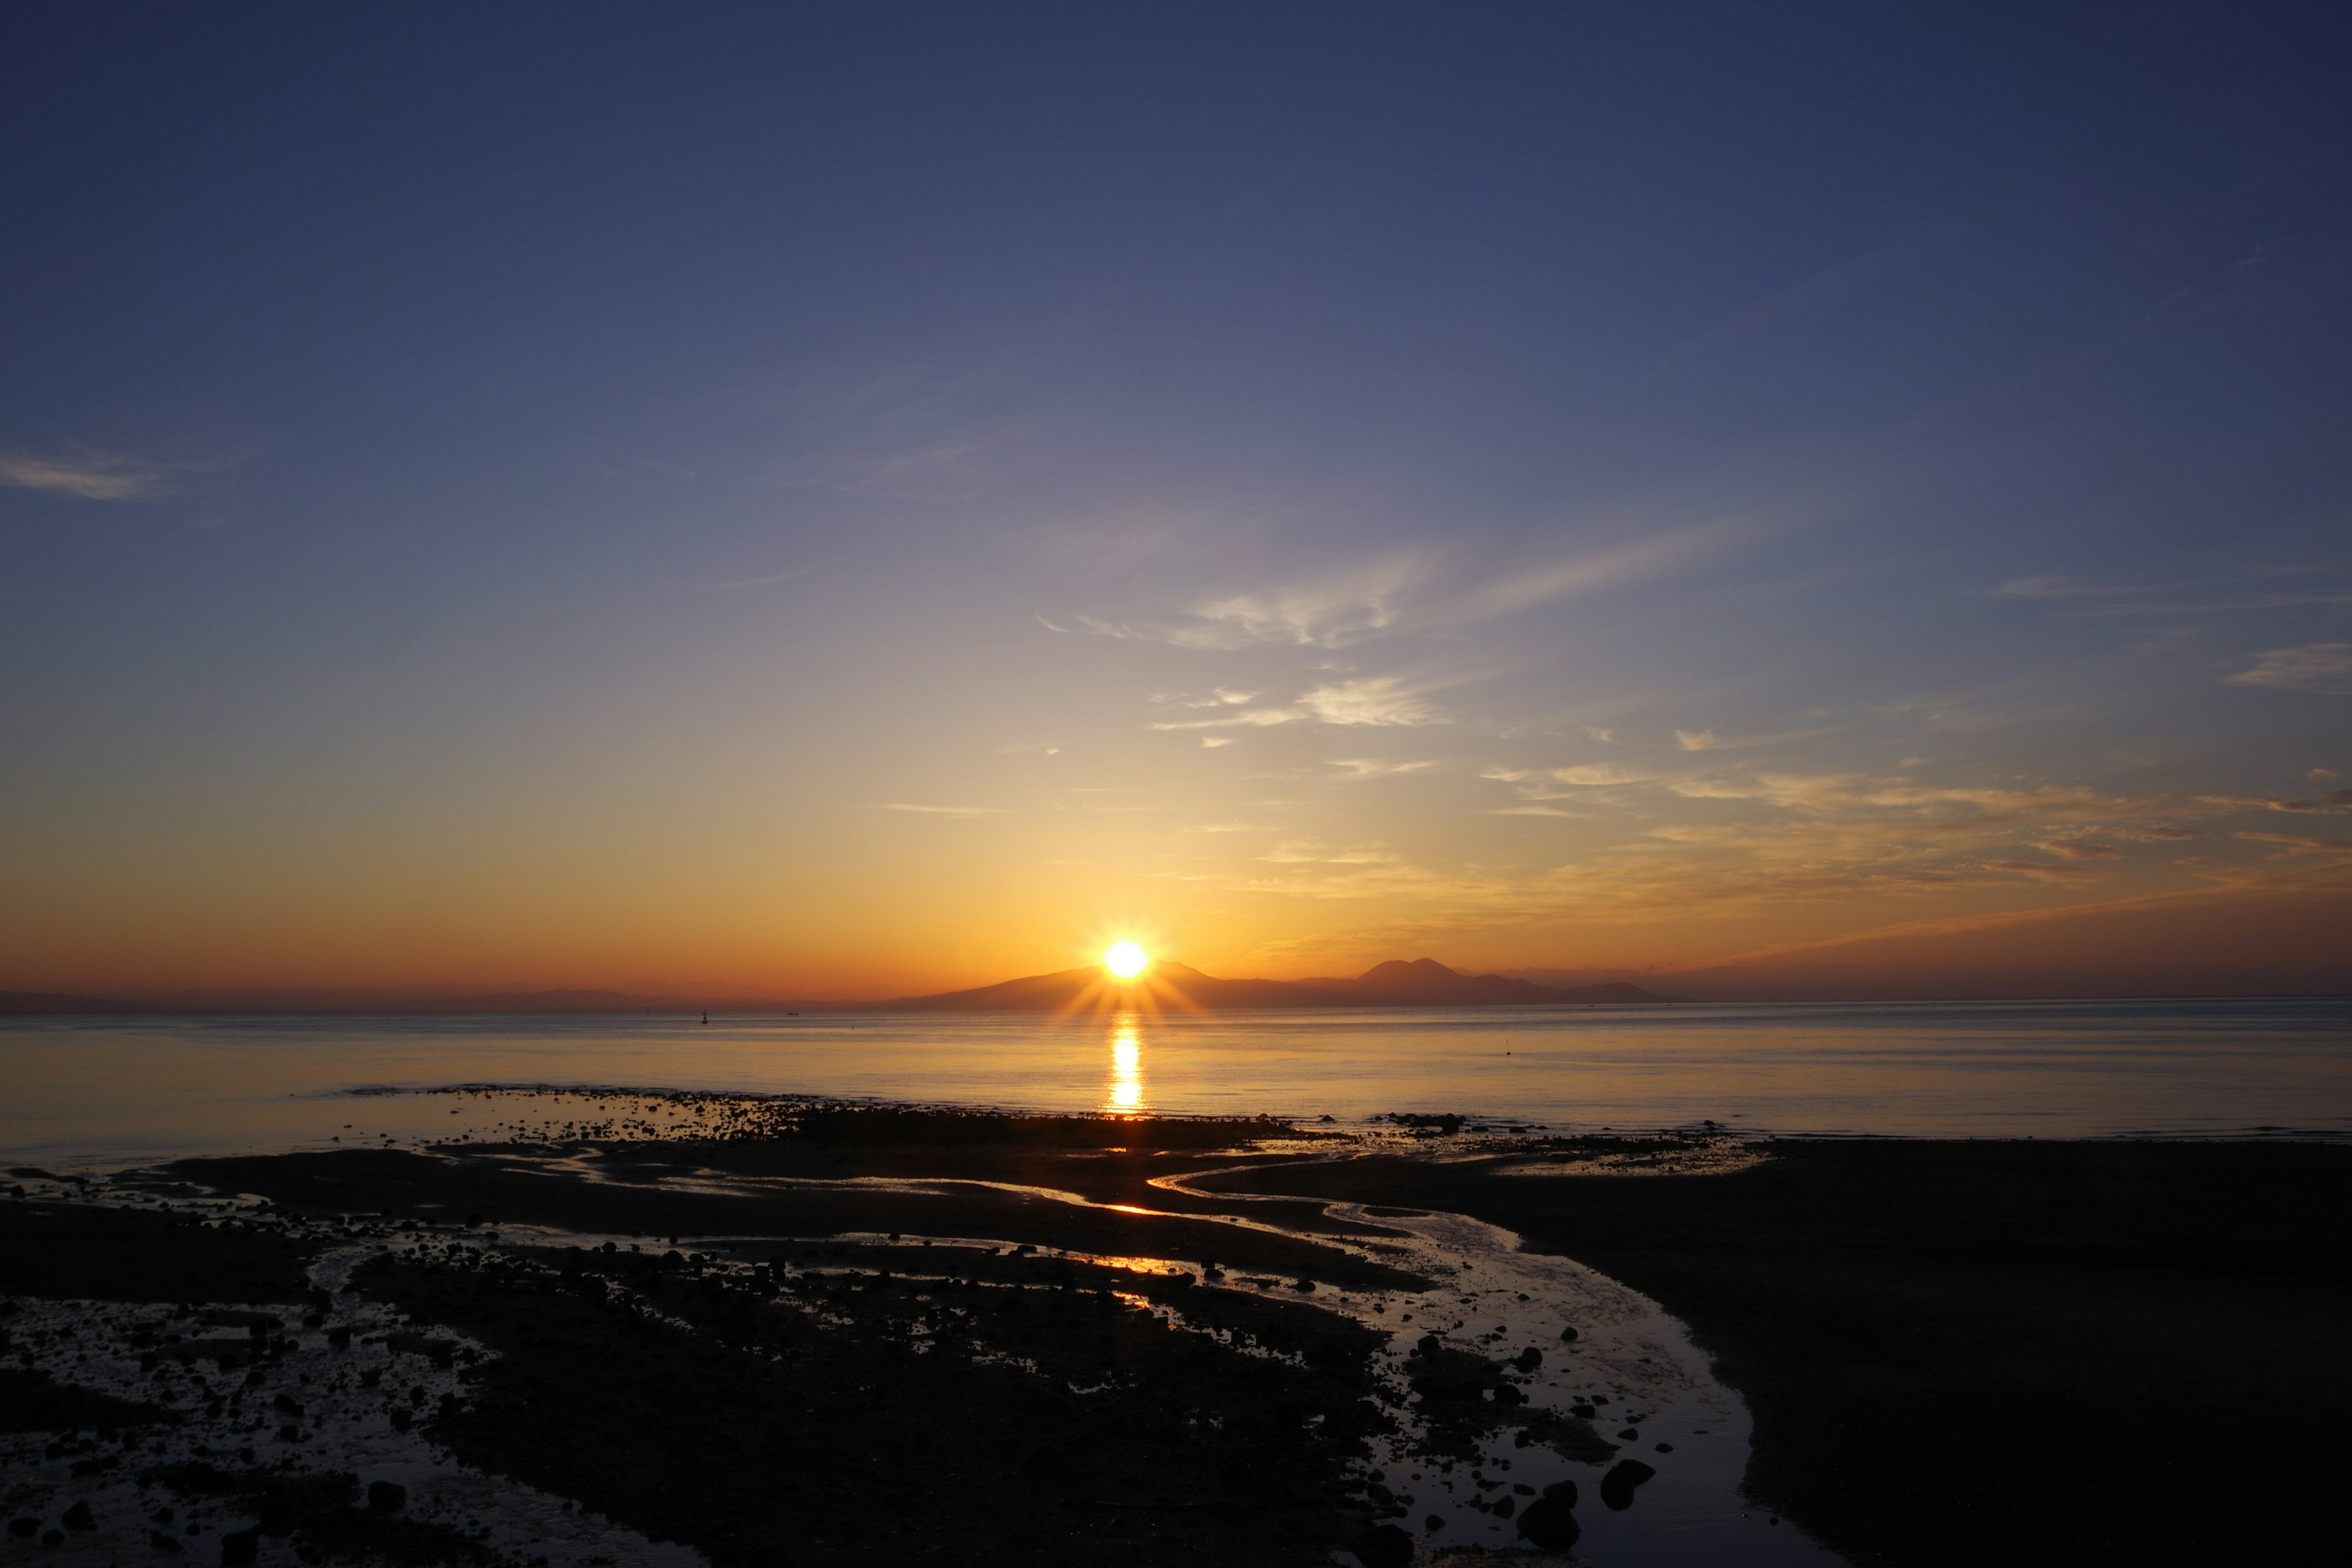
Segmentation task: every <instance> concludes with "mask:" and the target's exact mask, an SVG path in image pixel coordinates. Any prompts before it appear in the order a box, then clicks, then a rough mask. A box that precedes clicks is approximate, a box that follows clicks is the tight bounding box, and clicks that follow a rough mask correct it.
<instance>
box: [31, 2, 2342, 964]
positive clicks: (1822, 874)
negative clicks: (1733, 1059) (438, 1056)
mask: <svg viewBox="0 0 2352 1568" xmlns="http://www.w3.org/2000/svg"><path fill="white" fill-rule="evenodd" d="M6 30H7V36H8V37H7V47H5V49H0V203H5V218H6V221H5V224H0V236H4V237H0V360H5V364H6V366H7V370H6V373H5V377H0V660H5V669H6V671H7V673H8V676H9V679H7V681H6V682H5V688H0V724H5V731H6V733H7V734H8V735H9V736H10V737H11V744H10V746H9V748H8V750H9V752H10V756H9V761H8V763H7V765H6V768H5V773H0V812H5V820H6V822H7V823H8V824H9V826H8V828H7V829H6V830H5V834H0V870H5V881H6V883H7V884H8V885H9V886H10V888H11V889H13V891H11V892H10V893H8V894H6V895H5V902H6V907H5V910H0V922H5V924H0V932H5V934H6V937H7V942H6V945H7V946H8V947H9V948H11V949H12V950H13V951H14V952H16V954H17V957H16V960H15V967H14V968H13V969H12V970H11V972H10V973H6V974H0V984H6V983H13V984H25V985H33V984H54V985H68V984H79V985H100V984H110V985H116V986H121V985H131V984H196V983H199V982H201V981H205V980H207V979H214V978H217V979H221V980H223V981H224V982H226V981H231V980H233V981H235V982H236V983H240V984H243V983H264V982H268V983H282V984H341V983H346V982H348V983H351V984H362V983H367V984H388V983H392V982H394V981H413V982H415V983H416V984H432V983H437V982H441V981H445V980H446V981H449V982H452V983H454V982H457V981H461V980H462V981H467V982H469V983H470V982H472V981H475V980H480V981H485V982H488V981H498V982H500V983H504V982H507V981H518V982H520V981H548V982H557V981H564V982H575V983H577V982H601V983H610V984H636V983H641V982H642V983H646V984H655V983H658V984H711V985H721V986H724V985H735V986H741V987H748V988H753V989H758V988H761V987H769V986H774V985H808V986H824V985H828V984H830V985H835V986H838V987H841V988H845V989H857V988H866V989H873V988H877V987H878V988H884V989H887V988H888V987H890V986H892V985H895V984H909V985H912V984H935V983H936V984H946V983H951V982H954V981H957V980H962V979H972V980H981V979H988V978H994V977H997V976H998V975H999V974H1001V973H1008V972H1014V971H1018V970H1022V969H1024V968H1039V967H1050V966H1054V965H1055V964H1058V963H1060V962H1061V961H1062V960H1063V959H1064V957H1065V956H1066V953H1068V952H1076V951H1079V950H1081V949H1083V947H1084V946H1085V945H1086V944H1087V943H1090V942H1094V941H1096V940H1097V937H1098V936H1099V935H1100V934H1101V933H1102V932H1103V931H1108V930H1110V929H1112V928H1114V927H1116V928H1118V930H1120V931H1125V930H1128V929H1130V928H1132V929H1134V930H1136V931H1149V932H1151V933H1155V934H1156V937H1157V939H1158V940H1160V942H1163V944H1167V945H1169V946H1171V949H1181V951H1182V952H1184V953H1186V954H1188V955H1190V956H1192V958H1193V959H1194V960H1195V961H1196V962H1201V963H1204V965H1206V966H1211V967H1225V968H1239V969H1255V970H1259V971H1263V972H1280V973H1307V972H1315V971H1318V970H1325V969H1329V968H1333V967H1344V966H1346V965H1347V964H1349V963H1355V962H1356V961H1357V960H1358V959H1362V960H1365V961H1369V960H1370V959H1372V958H1377V957H1382V956H1390V955H1392V954H1394V953H1398V952H1423V951H1432V952H1438V953H1439V954H1440V955H1441V956H1446V957H1449V958H1453V959H1454V960H1457V961H1462V962H1470V963H1478V964H1536V965H1555V966H1561V967H1578V966H1603V967H1605V966H1610V965H1643V964H1675V963H1695V962H1702V961H1708V962H1711V961H1715V960H1719V959H1722V958H1724V957H1727V956H1733V955H1737V954H1739V953H1741V952H1749V951H1752V950H1755V949H1758V948H1762V947H1769V946H1772V945H1774V944H1780V943H1788V942H1808V941H1825V940H1831V939H1833V938H1837V937H1840V936H1843V935H1849V934H1851V933H1853V932H1857V931H1871V930H1877V929H1883V928H1885V927H1889V926H1903V925H1906V924H1912V923H1916V922H1918V921H1935V920H1940V919H1968V920H1979V921H1981V920H1995V919H2000V918H2005V917H2007V916H2010V915H2021V916H2022V915H2032V914H2036V913H2037V912H2039V911H2044V910H2049V909H2051V908H2053V907H2055V906H2060V905H2064V906H2074V905H2080V906H2084V907H2085V908H2090V907H2094V906H2097V905H2099V904H2101V903H2102V902H2108V903H2112V902H2116V901H2118V900H2147V899H2150V898H2171V899H2182V900H2196V899H2201V898H2213V897H2218V896H2221V895H2222V894H2226V895H2227V896H2229V897H2231V898H2241V897H2255V896H2261V895H2263V893H2264V891H2265V889H2273V890H2274V889H2287V890H2289V891H2292V892H2293V893H2294V894H2295V896H2304V895H2306V894H2308V893H2310V892H2311V890H2312V889H2323V890H2324V889H2331V888H2340V886H2341V883H2342V879H2343V878H2344V877H2345V875H2346V870H2347V868H2346V864H2345V853H2344V850H2343V847H2342V846H2341V844H2339V843H2338V842H2337V841H2338V840H2341V839H2343V838H2345V837H2347V833H2346V831H2345V826H2344V825H2343V823H2342V821H2341V814H2340V811H2339V809H2338V807H2339V806H2340V805H2341V803H2340V802H2336V801H2332V800H2331V799H2330V798H2329V792H2330V791H2331V790H2336V789H2340V788H2342V787H2343V783H2342V782H2341V780H2340V775H2341V774H2342V773H2347V772H2352V755H2347V745H2346V743H2345V736H2346V733H2347V724H2346V719H2347V702H2352V624H2347V617H2346V614H2345V612H2346V610H2347V606H2352V531H2347V527H2346V521H2345V519H2346V508H2347V490H2352V462H2347V456H2346V453H2347V442H2346V440H2345V438H2344V435H2343V431H2344V429H2345V425H2346V420H2345V416H2346V413H2347V402H2348V401H2352V399H2347V375H2352V371H2347V366H2352V354H2347V347H2352V344H2347V335H2352V334H2347V328H2352V307H2347V302H2346V300H2345V292H2344V289H2343V287H2342V283H2341V279H2343V278H2344V277H2345V276H2346V275H2347V261H2352V256H2347V238H2352V234H2347V202H2346V198H2345V195H2344V193H2345V192H2346V191H2347V189H2352V168H2347V163H2352V124H2347V119H2352V93H2347V91H2346V90H2345V89H2346V87H2347V83H2346V81H2345V79H2344V78H2345V74H2346V73H2345V68H2344V65H2343V61H2344V60H2345V59H2346V58H2347V52H2346V45H2347V42H2352V40H2347V37H2346V36H2345V35H2346V32H2347V26H2346V22H2345V18H2344V15H2343V13H2342V12H2341V11H2340V10H2339V9H2337V8H2333V7H2324V6H2294V5H2235V6H2227V7H2224V6H2219V5H2204V6H2151V5H2112V6H2097V5H2080V6H2047V5H2032V6H2028V5H2015V6H2002V5H1966V6H1961V5H1952V6H1940V7H1939V6H1924V5H1922V6H1903V7H1888V6H1871V5H1792V6H1756V5H1638V6H1637V5H1480V4H1465V5H1444V6H1421V5H1246V6H1244V5H1233V6H1221V5H1181V6H1176V5H1170V6H1159V7H1151V6H1116V7H1104V6H1093V5H1067V6H1055V5H1003V6H986V7H982V6H945V5H898V6H893V5H788V6H749V5H746V6H735V5H564V6H541V5H514V6H503V7H479V6H464V7H461V6H434V5H410V6H403V7H397V8H385V9H382V10H378V11H374V12H372V13H371V12H365V11H362V10H361V9H359V8H336V7H310V6H293V5H238V6H229V5H131V6H111V5H77V6H72V7H57V8H42V9H39V10H24V11H20V12H19V13H17V14H16V15H15V16H12V18H11V19H10V20H9V22H8V23H7V24H6ZM2283 824H2284V826H2282V825H2283ZM2315 825H2316V826H2315ZM2172 835H2179V836H2182V837H2168V836H2172ZM2247 835H2254V836H2255V837H2247Z"/></svg>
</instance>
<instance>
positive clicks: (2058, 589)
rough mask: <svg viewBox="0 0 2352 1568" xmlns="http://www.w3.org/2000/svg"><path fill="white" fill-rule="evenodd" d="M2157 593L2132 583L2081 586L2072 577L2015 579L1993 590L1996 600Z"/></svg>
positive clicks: (2082, 597)
mask: <svg viewBox="0 0 2352 1568" xmlns="http://www.w3.org/2000/svg"><path fill="white" fill-rule="evenodd" d="M2153 592H2155V590H2153V589H2150V588H2146V587H2140V586H2136V585H2131V584H2108V583H2078V582H2076V581H2074V579H2073V578H2072V577H2014V578H2011V580H2010V581H2008V582H2006V583H2003V584H2001V585H2000V587H1998V588H1995V589H1994V590H1993V591H1992V596H1993V597H1994V598H1996V599H2108V598H2114V597H2116V595H2123V594H2147V593H2153Z"/></svg>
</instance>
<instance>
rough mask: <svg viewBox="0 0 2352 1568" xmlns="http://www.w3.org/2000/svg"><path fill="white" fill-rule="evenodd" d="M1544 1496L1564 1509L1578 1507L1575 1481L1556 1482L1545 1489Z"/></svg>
mask: <svg viewBox="0 0 2352 1568" xmlns="http://www.w3.org/2000/svg"><path fill="white" fill-rule="evenodd" d="M1543 1495H1544V1496H1545V1497H1546V1498H1548V1499H1549V1500H1551V1501H1553V1502H1556V1503H1558V1504H1559V1505H1560V1506H1561V1507H1562V1508H1574V1507H1575V1506H1576V1483H1575V1482H1574V1481H1554V1482H1552V1484H1551V1485H1549V1486H1548V1487H1546V1488H1544V1489H1543Z"/></svg>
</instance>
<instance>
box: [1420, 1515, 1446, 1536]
mask: <svg viewBox="0 0 2352 1568" xmlns="http://www.w3.org/2000/svg"><path fill="white" fill-rule="evenodd" d="M1421 1527H1422V1528H1423V1530H1425V1531H1428V1532H1429V1533H1430V1534H1432V1535H1434V1534H1436V1533H1437V1532H1438V1531H1441V1530H1444V1528H1445V1516H1444V1514H1442V1513H1433V1514H1431V1515H1430V1516H1429V1517H1428V1518H1427V1519H1424V1520H1423V1521H1421Z"/></svg>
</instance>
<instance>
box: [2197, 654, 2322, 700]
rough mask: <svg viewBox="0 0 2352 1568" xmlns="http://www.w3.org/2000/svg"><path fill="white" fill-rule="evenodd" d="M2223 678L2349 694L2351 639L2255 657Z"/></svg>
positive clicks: (2247, 683)
mask: <svg viewBox="0 0 2352 1568" xmlns="http://www.w3.org/2000/svg"><path fill="white" fill-rule="evenodd" d="M2221 679H2224V680H2226V681H2228V682H2230V683H2231V685H2233V686H2268V687H2272V688H2274V689H2278V690H2281V691H2312V692H2318V693H2320V694H2322V695H2324V696H2328V697H2352V642H2307V643H2302V644H2299V645H2298V646H2296V647H2274V648H2273V649H2271V650H2270V652H2268V653H2265V654H2259V655H2256V656H2255V662H2254V665H2253V668H2251V669H2242V670H2240V671H2239V672H2238V673H2237V674H2235V675H2225V676H2223V677H2222V678H2221Z"/></svg>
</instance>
